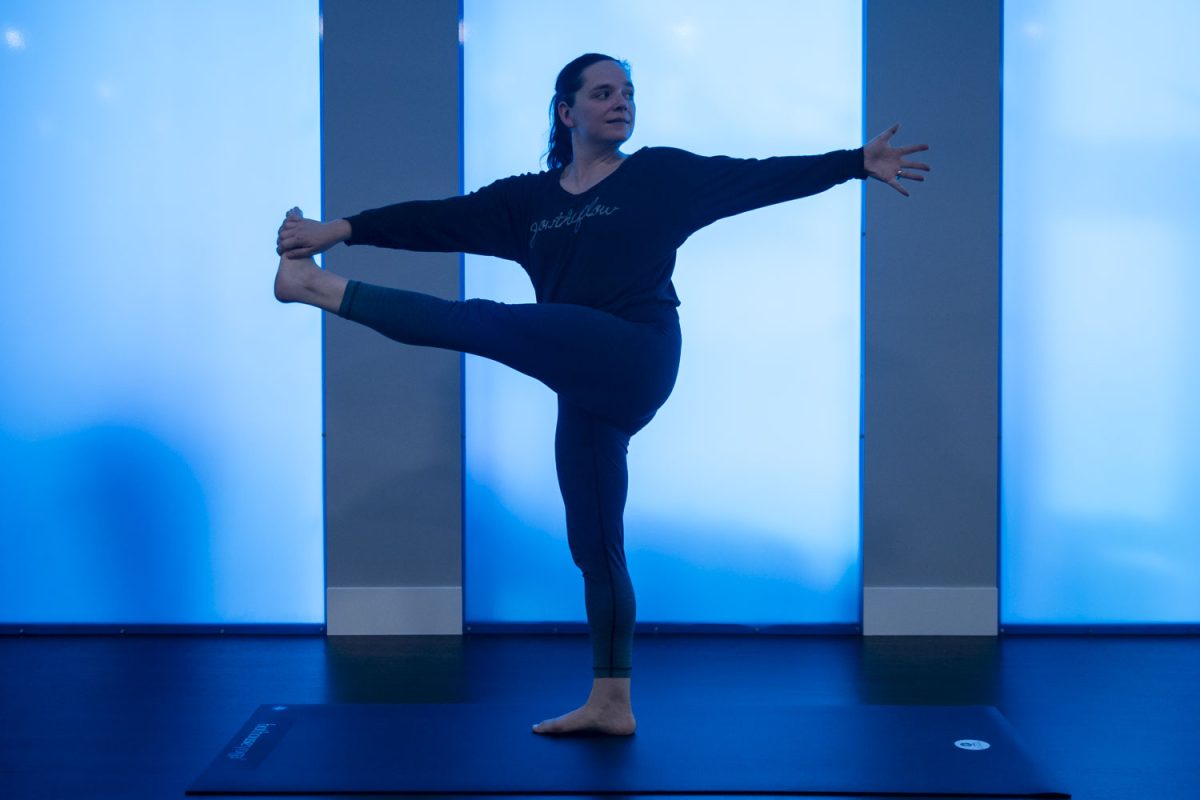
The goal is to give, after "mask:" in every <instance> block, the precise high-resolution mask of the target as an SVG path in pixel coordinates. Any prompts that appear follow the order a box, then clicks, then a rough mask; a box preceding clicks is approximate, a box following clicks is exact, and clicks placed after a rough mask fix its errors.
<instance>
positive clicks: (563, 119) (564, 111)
mask: <svg viewBox="0 0 1200 800" xmlns="http://www.w3.org/2000/svg"><path fill="white" fill-rule="evenodd" d="M555 112H556V113H557V114H558V121H559V123H560V124H562V125H565V126H566V127H568V128H574V127H575V123H574V122H573V121H572V120H571V107H570V106H569V105H567V102H566V101H565V100H560V101H559V102H558V106H557V107H556V108H555Z"/></svg>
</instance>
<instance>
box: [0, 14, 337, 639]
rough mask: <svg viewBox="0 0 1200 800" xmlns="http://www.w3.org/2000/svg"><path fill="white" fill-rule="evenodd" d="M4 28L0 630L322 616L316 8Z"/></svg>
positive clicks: (23, 22)
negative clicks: (286, 271)
mask: <svg viewBox="0 0 1200 800" xmlns="http://www.w3.org/2000/svg"><path fill="white" fill-rule="evenodd" d="M0 26H2V27H3V37H4V38H3V41H2V42H0V108H3V119H4V122H3V125H2V126H0V174H2V175H3V179H2V180H0V211H2V213H0V241H3V242H4V246H5V256H4V262H3V264H4V266H3V277H4V284H5V291H4V292H0V319H3V335H2V336H0V376H2V378H0V380H2V381H3V390H2V391H0V508H3V509H4V511H3V518H2V520H0V526H2V535H0V622H5V623H28V624H54V623H85V624H86V623H122V624H139V623H140V624H150V623H157V624H196V623H318V624H319V623H323V622H324V605H323V592H322V588H323V558H322V547H321V544H322V507H321V438H320V437H321V388H320V382H321V371H320V368H321V364H320V317H319V315H318V314H317V313H315V312H313V311H312V310H311V309H301V308H297V307H293V306H287V307H285V306H282V305H280V304H278V303H276V301H275V300H274V298H273V297H272V294H271V286H272V279H273V275H274V265H275V262H276V260H277V259H276V257H275V255H274V240H275V230H276V228H277V226H278V225H279V222H280V220H281V218H282V215H283V213H284V211H285V210H286V209H287V208H289V207H291V206H292V205H295V204H298V205H300V206H301V207H302V208H304V209H306V210H310V211H311V212H312V213H313V215H314V216H315V215H316V214H317V213H318V212H319V209H320V181H319V168H320V156H319V119H318V97H319V84H318V77H319V76H318V45H319V39H318V7H317V2H316V0H274V1H273V2H269V1H267V0H256V2H253V3H243V2H238V1H237V0H220V1H219V2H217V1H214V2H179V1H176V2H162V1H161V0H144V1H142V2H134V1H133V0H122V1H121V2H99V1H97V2H84V1H83V0H72V1H71V2H62V1H59V2H47V1H46V0H16V1H15V2H14V0H9V1H8V2H5V3H4V4H3V6H0Z"/></svg>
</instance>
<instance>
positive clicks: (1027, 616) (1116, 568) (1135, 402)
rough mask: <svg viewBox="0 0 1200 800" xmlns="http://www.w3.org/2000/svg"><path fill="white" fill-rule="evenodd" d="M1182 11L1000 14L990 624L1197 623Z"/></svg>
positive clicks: (1155, 5) (1195, 61)
mask: <svg viewBox="0 0 1200 800" xmlns="http://www.w3.org/2000/svg"><path fill="white" fill-rule="evenodd" d="M1197 24H1200V9H1198V8H1197V7H1196V6H1195V4H1192V3H1188V2H1184V0H1156V1H1155V2H1152V3H1142V4H1138V5H1137V6H1136V7H1135V6H1133V5H1131V4H1129V3H1125V2H1106V3H1095V2H1085V0H1058V1H1057V2H1035V1H1034V0H1023V1H1022V2H1020V3H1008V4H1007V5H1006V8H1005V32H1004V36H1005V55H1004V62H1005V68H1004V87H1005V101H1004V189H1003V190H1004V251H1003V270H1004V271H1003V274H1004V278H1003V281H1004V288H1003V303H1004V314H1003V337H1002V338H1003V344H1002V347H1003V361H1002V369H1003V372H1002V385H1003V389H1002V403H1001V409H1002V448H1001V453H1002V456H1001V461H1002V465H1001V476H1002V478H1001V479H1002V486H1001V488H1002V502H1001V542H1002V544H1001V604H1002V607H1001V617H1002V621H1003V622H1006V623H1009V624H1022V623H1026V624H1030V623H1032V624H1118V623H1125V624H1150V623H1195V622H1198V621H1200V580H1197V575H1198V574H1200V522H1198V521H1197V520H1198V519H1200V504H1198V500H1197V498H1200V425H1198V424H1197V422H1196V414H1195V409H1196V407H1197V405H1200V366H1198V365H1200V323H1198V322H1197V319H1198V317H1197V314H1196V301H1197V299H1198V298H1200V270H1198V269H1197V266H1198V264H1200V261H1198V257H1197V253H1200V228H1198V227H1197V224H1196V220H1197V219H1198V218H1200V199H1198V198H1200V195H1198V194H1197V192H1196V190H1195V187H1194V186H1193V185H1192V182H1191V180H1190V178H1189V177H1188V176H1189V169H1190V166H1189V162H1188V158H1187V156H1186V154H1187V153H1190V152H1194V151H1196V150H1197V148H1198V147H1200V70H1197V67H1200V56H1197V49H1196V45H1195V41H1194V39H1195V37H1194V31H1195V29H1196V26H1197Z"/></svg>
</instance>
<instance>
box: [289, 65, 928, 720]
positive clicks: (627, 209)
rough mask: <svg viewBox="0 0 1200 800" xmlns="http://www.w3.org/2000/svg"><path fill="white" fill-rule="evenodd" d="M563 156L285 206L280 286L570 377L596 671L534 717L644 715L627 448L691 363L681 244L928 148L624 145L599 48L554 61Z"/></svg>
mask: <svg viewBox="0 0 1200 800" xmlns="http://www.w3.org/2000/svg"><path fill="white" fill-rule="evenodd" d="M550 112H551V129H550V152H549V154H548V159H547V161H548V166H549V170H548V171H546V172H541V173H538V174H525V175H519V176H515V177H512V178H505V179H502V180H499V181H496V182H495V183H492V184H490V185H489V186H486V187H484V188H482V189H480V190H478V191H476V192H473V193H471V194H469V195H466V196H463V197H452V198H448V199H446V200H438V201H416V202H408V203H399V204H397V205H393V206H387V207H384V208H379V209H374V210H370V211H365V212H363V213H361V214H357V215H354V216H351V217H348V218H346V219H340V220H336V221H333V222H328V223H321V222H318V221H315V220H308V219H304V218H303V217H301V216H300V214H299V211H298V210H297V209H293V210H292V211H290V212H288V215H287V217H286V218H285V220H284V223H283V225H282V227H281V228H280V230H279V238H278V247H277V251H278V252H279V253H280V255H281V256H282V257H281V259H280V262H279V271H278V273H277V275H276V278H275V296H276V297H277V298H278V299H279V300H280V301H282V302H301V303H307V304H309V305H313V306H317V307H318V308H323V309H325V310H326V311H330V312H333V313H336V314H338V315H340V316H342V317H345V318H346V319H350V320H353V321H355V322H359V323H361V324H364V325H367V326H369V327H371V328H374V329H375V330H377V331H379V332H380V333H382V334H384V335H385V336H388V337H390V338H392V339H395V340H397V341H400V342H404V343H407V344H413V345H425V346H430V347H441V348H446V349H450V350H457V351H462V352H467V353H473V354H475V355H480V356H484V357H486V358H491V359H494V360H496V361H499V362H501V363H504V364H507V365H509V366H511V367H513V368H514V369H517V370H519V371H521V372H523V373H525V374H526V375H530V376H532V377H534V378H537V379H538V380H540V381H542V382H543V383H545V384H546V385H547V386H549V387H550V388H551V389H552V390H554V391H555V392H556V393H557V395H558V424H557V430H556V433H555V462H556V467H557V471H558V481H559V488H560V490H561V492H562V497H563V503H564V505H565V508H566V517H567V535H568V543H569V546H570V550H571V555H572V557H573V559H574V561H575V564H576V565H577V566H578V567H579V568H580V570H581V571H582V573H583V580H584V598H585V605H586V609H587V618H588V626H589V628H590V631H591V640H592V655H593V679H594V680H593V685H592V691H591V694H590V696H589V697H588V700H587V702H586V703H585V704H584V705H583V706H582V707H581V708H578V709H576V710H574V711H572V712H570V713H568V714H565V715H563V716H561V717H557V718H555V719H552V720H547V721H545V722H542V723H539V724H538V725H535V726H534V728H533V730H534V732H535V733H548V734H562V733H571V732H576V731H593V732H600V733H606V734H613V735H628V734H631V733H633V732H634V729H635V728H636V721H635V719H634V716H633V709H632V706H631V703H630V674H631V669H632V648H633V630H634V617H635V602H634V594H633V586H632V584H631V583H630V580H629V573H628V571H627V569H626V564H625V553H624V531H623V527H622V515H623V512H624V508H625V496H626V488H627V477H628V476H627V472H626V449H627V446H628V444H629V439H630V437H631V436H633V435H634V434H635V433H637V432H638V431H639V430H641V429H642V428H643V427H644V426H645V425H646V424H647V423H648V422H649V421H650V420H651V418H652V417H653V416H654V414H655V412H656V411H657V410H658V409H659V407H661V406H662V404H663V403H664V402H665V401H666V399H667V397H668V395H670V393H671V389H672V388H673V387H674V383H675V376H676V372H677V370H678V367H679V351H680V332H679V317H678V314H677V313H676V310H675V309H676V307H677V306H678V305H679V300H678V298H677V297H676V295H675V290H674V287H673V286H672V284H671V274H672V271H673V270H674V266H675V251H676V250H677V249H678V248H679V246H680V245H682V244H683V242H684V241H685V240H686V239H687V238H688V236H690V235H691V234H692V233H694V232H695V231H697V230H699V229H700V228H702V227H704V226H705V225H708V224H709V223H711V222H714V221H716V220H718V219H721V218H722V217H728V216H731V215H734V214H740V213H742V212H743V211H749V210H751V209H754V208H760V207H762V206H765V205H770V204H773V203H779V202H783V201H785V200H791V199H794V198H798V197H804V196H807V195H811V194H816V193H818V192H822V191H824V190H825V189H828V188H830V187H831V186H834V185H836V184H839V183H842V182H844V181H846V180H849V179H851V178H866V177H867V176H872V177H875V178H877V179H879V180H882V181H884V182H885V183H887V184H888V185H889V186H891V187H892V188H894V189H896V190H897V191H899V192H900V193H901V194H904V195H906V196H907V194H908V192H907V191H905V189H904V188H903V187H902V186H901V185H900V183H899V180H900V179H901V178H904V179H908V180H923V177H922V176H921V175H919V174H916V173H915V172H913V170H928V169H929V167H928V166H927V165H925V164H921V163H917V162H909V161H905V160H904V156H906V155H908V154H910V153H913V152H916V151H919V150H926V149H928V148H927V147H926V146H925V145H914V146H910V147H904V148H895V147H891V146H890V145H889V144H888V140H889V139H890V138H891V137H892V135H893V134H895V132H896V131H897V130H898V129H899V125H896V126H893V127H892V128H891V129H889V130H887V131H885V132H884V133H882V134H880V135H879V136H877V137H876V138H875V139H873V140H872V141H871V142H870V143H869V144H868V145H866V146H865V148H860V149H857V150H841V151H835V152H832V153H827V154H825V155H821V156H794V157H786V158H770V159H763V160H754V159H732V158H727V157H724V156H718V157H714V158H704V157H701V156H696V155H693V154H691V153H688V152H685V151H683V150H677V149H674V148H665V147H654V148H642V149H641V150H638V151H637V152H635V153H633V154H630V155H626V154H624V153H622V152H621V150H620V147H621V145H622V144H623V143H624V142H625V141H626V140H628V139H629V137H630V135H632V133H633V126H634V100H633V83H632V81H631V79H630V75H629V69H628V66H627V65H626V64H624V63H623V62H618V61H617V60H615V59H613V58H612V57H610V56H606V55H601V54H597V53H588V54H586V55H583V56H580V57H579V58H577V59H575V60H574V61H572V62H571V63H569V64H567V65H566V66H565V67H564V68H563V69H562V71H561V72H560V73H559V75H558V80H557V81H556V83H555V92H554V98H553V100H552V101H551V106H550ZM338 242H346V243H347V244H351V245H354V244H368V245H375V246H379V247H391V248H403V249H407V250H422V251H437V252H457V251H462V252H468V253H477V254H482V255H492V256H498V257H501V258H507V259H511V260H513V261H516V262H517V263H519V264H520V265H521V266H522V267H524V269H525V270H526V272H527V273H528V274H529V277H530V279H531V280H532V281H533V285H534V288H535V289H536V296H537V303H535V304H526V305H506V304H502V303H494V302H490V301H487V300H467V301H464V302H450V301H445V300H441V299H438V298H434V297H429V296H427V295H421V294H416V293H413V292H407V291H402V290H398V289H388V288H383V287H379V286H372V285H368V284H364V283H360V282H358V281H353V280H350V281H348V280H347V279H345V278H343V277H340V276H338V275H334V274H332V273H330V272H326V271H323V270H321V269H319V268H318V267H317V266H316V264H315V263H314V262H313V260H312V259H311V258H310V256H312V255H313V254H315V253H320V252H323V251H324V250H327V249H329V248H330V247H332V246H333V245H335V244H337V243H338Z"/></svg>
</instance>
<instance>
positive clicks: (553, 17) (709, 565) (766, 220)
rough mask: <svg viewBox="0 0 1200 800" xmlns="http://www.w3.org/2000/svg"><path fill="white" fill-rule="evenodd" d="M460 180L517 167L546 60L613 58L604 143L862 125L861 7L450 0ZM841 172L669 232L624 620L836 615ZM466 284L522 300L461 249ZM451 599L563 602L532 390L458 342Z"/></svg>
mask: <svg viewBox="0 0 1200 800" xmlns="http://www.w3.org/2000/svg"><path fill="white" fill-rule="evenodd" d="M464 16H465V26H464V28H465V31H464V32H465V47H464V75H465V79H464V80H465V90H464V94H465V189H466V190H467V191H470V190H473V189H475V188H478V187H479V186H482V185H484V184H486V183H490V182H491V181H492V180H494V179H496V178H498V177H502V176H505V175H512V174H517V173H522V172H536V171H539V170H540V169H542V168H543V164H542V162H540V161H539V159H540V157H541V156H542V154H543V153H544V151H545V149H546V142H547V134H548V126H549V118H548V106H549V101H550V97H551V94H552V92H553V86H554V78H555V76H556V75H557V73H558V70H559V69H561V68H562V66H563V65H564V64H566V63H567V62H568V61H570V60H571V59H572V58H574V57H576V56H578V55H580V54H581V53H584V52H590V51H598V52H603V53H608V54H610V55H613V56H616V57H618V58H624V59H627V60H628V61H629V62H630V63H631V65H632V69H633V81H634V83H635V85H636V88H637V102H638V111H637V124H636V129H635V132H634V136H633V138H632V139H631V140H630V141H629V142H628V143H627V145H626V147H625V152H627V153H632V152H634V151H635V150H637V149H638V148H640V147H642V146H652V145H670V146H675V147H681V148H684V149H687V150H691V151H693V152H696V153H699V154H702V155H731V156H741V157H767V156H772V155H801V154H810V153H821V152H825V151H828V150H834V149H840V148H850V147H857V146H859V145H860V144H862V139H861V128H862V111H861V107H862V70H861V60H862V48H861V39H862V32H861V23H862V19H861V8H860V6H859V4H858V3H844V2H794V1H792V0H787V1H782V0H777V1H775V2H766V1H764V0H754V1H753V2H747V3H741V4H732V3H728V2H695V1H694V0H689V2H654V3H638V2H633V1H632V0H630V1H628V2H626V1H625V0H621V1H620V2H604V3H589V4H579V5H576V4H564V3H559V2H553V0H517V1H515V2H504V3H495V2H483V1H478V0H466V2H465V4H464ZM860 193H861V185H860V183H859V182H857V181H852V182H850V183H848V184H845V185H842V186H839V187H836V188H834V189H833V190H831V191H829V192H827V193H825V194H823V195H820V196H818V197H814V198H808V199H803V200H799V201H793V202H791V203H787V204H783V205H779V206H774V207H770V208H765V209H760V210H756V211H753V212H750V213H747V214H744V215H742V216H739V217H734V218H731V219H726V220H722V221H719V222H717V223H715V224H714V225H712V226H711V227H709V228H707V229H705V230H702V231H700V232H698V233H697V234H695V235H694V236H693V237H692V238H691V239H690V240H689V241H688V242H687V244H685V245H684V247H683V248H682V249H681V250H680V251H679V258H678V264H677V269H676V273H675V285H676V288H677V290H678V291H679V294H680V296H681V299H682V302H683V306H682V307H681V309H680V316H681V321H682V327H683V337H684V344H683V359H682V365H681V368H680V375H679V380H678V383H677V385H676V388H675V392H674V394H673V396H672V397H671V399H670V400H668V402H667V404H666V406H665V407H664V408H663V409H662V410H661V411H660V412H659V414H658V416H657V418H656V419H655V420H654V421H653V422H651V423H650V425H649V426H648V427H647V428H646V429H644V430H643V431H641V432H640V433H639V434H637V435H636V436H635V437H634V438H633V440H632V442H631V444H630V450H629V470H630V491H629V502H628V507H627V513H626V534H625V535H626V553H627V557H628V562H629V567H630V572H631V574H632V576H633V580H634V586H635V590H636V592H637V601H638V618H639V620H642V621H658V622H671V623H742V624H808V623H812V624H826V623H841V624H853V623H857V622H858V620H859V586H860V577H859V516H858V489H859V460H858V453H859V444H858V442H859V408H860V401H859V391H860V334H859V326H860V318H859V307H860V293H859V289H860V277H859V253H860V249H859V248H860V245H859V236H860V198H861V194H860ZM465 294H466V296H467V297H488V298H491V299H495V300H501V301H504V302H532V301H533V299H534V297H533V291H532V288H531V287H530V285H529V281H528V278H527V277H526V275H525V273H524V272H523V271H522V270H521V268H520V267H519V266H518V265H516V264H515V263H512V262H506V261H502V260H498V259H490V258H481V257H471V256H468V257H467V263H466V280H465ZM465 395H466V411H465V426H466V428H465V435H466V481H465V483H466V544H465V551H466V564H465V568H466V572H465V603H466V611H465V616H466V621H467V623H468V624H470V623H472V622H540V621H582V620H583V619H584V618H585V615H584V607H583V592H582V580H581V577H580V575H579V571H578V570H577V569H576V567H575V566H574V564H573V563H572V561H571V557H570V553H569V551H568V548H567V542H566V529H565V522H564V519H563V510H562V501H561V498H560V496H559V493H558V486H557V483H556V479H555V472H554V460H553V437H554V426H555V414H556V408H555V398H554V396H553V394H552V393H551V392H550V391H549V390H548V389H546V388H545V387H544V386H543V385H542V384H540V383H538V382H536V381H534V380H532V379H529V378H526V377H524V376H522V375H520V374H517V373H515V372H513V371H511V370H508V369H507V368H504V367H501V366H498V365H495V364H493V363H491V362H487V361H485V360H483V359H478V358H474V357H468V358H467V362H466V389H465Z"/></svg>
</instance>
